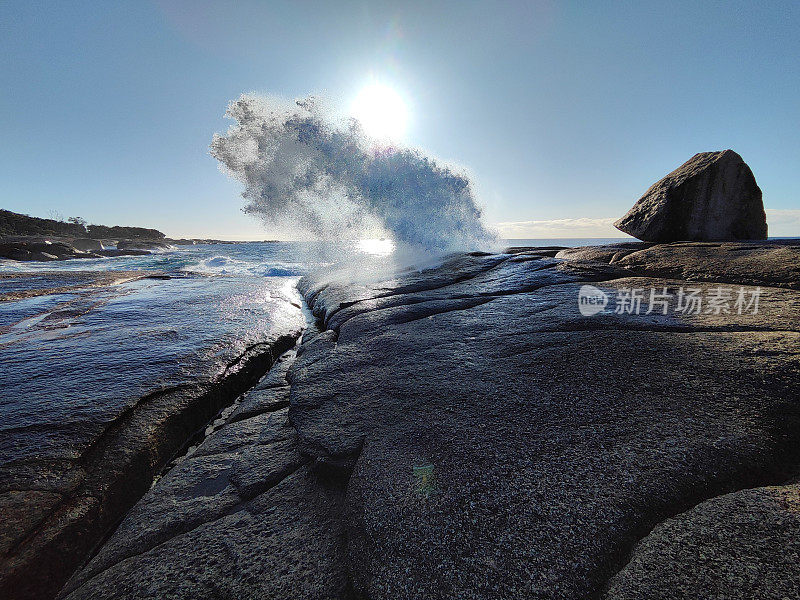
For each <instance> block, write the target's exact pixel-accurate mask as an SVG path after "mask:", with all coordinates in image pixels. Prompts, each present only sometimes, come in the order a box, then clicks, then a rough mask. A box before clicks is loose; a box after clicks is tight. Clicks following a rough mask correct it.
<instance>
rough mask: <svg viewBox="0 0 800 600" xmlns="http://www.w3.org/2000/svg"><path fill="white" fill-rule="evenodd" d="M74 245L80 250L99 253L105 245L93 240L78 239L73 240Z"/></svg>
mask: <svg viewBox="0 0 800 600" xmlns="http://www.w3.org/2000/svg"><path fill="white" fill-rule="evenodd" d="M72 245H73V246H74V247H75V248H77V249H78V250H83V251H88V252H99V251H100V250H102V249H103V243H102V242H100V241H99V240H93V239H92V238H76V239H74V240H72Z"/></svg>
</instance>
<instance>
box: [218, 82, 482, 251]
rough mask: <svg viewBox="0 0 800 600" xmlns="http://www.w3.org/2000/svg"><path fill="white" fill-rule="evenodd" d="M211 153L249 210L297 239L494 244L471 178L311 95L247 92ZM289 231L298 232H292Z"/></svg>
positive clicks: (433, 247) (442, 247) (457, 246)
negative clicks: (383, 140)
mask: <svg viewBox="0 0 800 600" xmlns="http://www.w3.org/2000/svg"><path fill="white" fill-rule="evenodd" d="M226 116H227V117H230V118H232V119H234V120H236V121H237V124H236V125H234V126H232V127H231V128H230V129H229V130H228V132H227V133H226V134H225V135H219V134H217V135H215V136H214V139H213V141H212V143H211V154H212V156H214V157H215V158H217V159H218V160H219V161H220V163H221V165H222V167H223V169H224V170H225V171H226V172H227V173H228V174H229V175H231V176H232V177H234V178H236V179H237V180H239V181H241V182H242V183H243V184H244V186H245V189H244V192H243V194H242V195H243V197H244V198H245V199H246V200H247V204H246V205H245V208H244V210H245V212H247V213H250V214H253V215H256V216H258V217H260V218H261V219H262V220H263V221H264V222H265V223H266V224H268V225H269V226H271V227H280V228H283V229H284V230H290V231H292V233H293V234H294V235H295V236H297V237H306V236H313V237H318V238H322V239H342V238H344V237H351V238H356V237H380V236H381V235H384V234H388V235H389V236H390V237H392V238H393V239H394V241H395V242H397V243H400V244H407V245H411V246H417V247H422V248H424V249H426V250H430V251H448V250H464V249H470V250H475V249H479V248H480V247H486V246H487V245H490V244H493V242H494V239H495V238H494V235H493V234H492V233H490V232H489V231H488V230H487V229H486V228H485V226H484V225H483V223H482V220H481V209H480V208H479V207H478V205H477V203H476V201H475V198H474V196H473V192H472V187H471V184H470V180H469V178H468V177H467V176H466V175H465V174H463V173H459V172H456V170H455V169H454V168H453V167H449V166H446V165H443V164H441V163H439V162H437V161H436V160H434V159H433V158H430V157H427V156H425V155H424V154H423V153H421V152H420V151H418V150H414V149H410V148H403V147H396V146H391V147H387V146H380V145H378V144H375V143H374V140H371V139H370V138H369V137H367V136H366V135H365V134H364V133H363V131H362V129H361V127H360V125H359V123H358V122H357V121H355V120H350V121H348V122H347V123H337V122H336V121H334V120H333V119H331V118H328V117H326V116H325V115H324V114H323V110H322V109H321V108H320V106H319V104H318V102H317V101H315V100H314V99H313V98H309V99H305V100H298V101H296V102H294V103H289V102H286V101H282V100H278V99H275V98H266V97H262V96H256V95H249V94H246V95H243V96H241V97H240V98H239V99H238V100H236V101H234V102H231V104H230V105H229V106H228V110H227V112H226ZM290 228H291V229H290Z"/></svg>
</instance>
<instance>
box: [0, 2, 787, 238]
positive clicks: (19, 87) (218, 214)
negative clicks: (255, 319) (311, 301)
mask: <svg viewBox="0 0 800 600" xmlns="http://www.w3.org/2000/svg"><path fill="white" fill-rule="evenodd" d="M798 56H800V3H798V2H781V1H771V2H747V3H745V2H713V1H704V2H697V1H696V0H692V1H689V2H681V1H673V2H648V1H642V0H639V1H633V2H611V1H609V2H550V1H541V2H511V1H509V2H503V3H498V2H468V1H465V0H461V1H457V2H431V1H430V0H428V1H425V2H302V1H295V2H252V1H239V2H235V3H234V2H207V1H204V0H191V1H183V0H180V1H175V0H170V1H157V2H148V1H144V0H140V1H137V2H106V1H102V2H66V1H65V2H36V1H32V0H25V1H15V0H4V1H3V2H0V81H2V86H0V133H1V134H2V143H1V144H0V207H2V208H6V209H9V210H14V211H17V212H23V213H26V214H30V215H34V216H42V217H47V216H50V215H54V214H60V215H63V216H64V217H70V216H80V217H83V218H85V219H87V220H88V221H89V222H91V223H98V224H109V225H110V224H121V225H137V226H146V227H155V228H158V229H160V230H162V231H164V232H165V233H167V235H169V236H172V237H218V238H224V239H265V238H270V237H271V236H270V231H267V230H265V229H264V227H263V225H262V224H261V223H259V222H258V221H256V220H254V219H253V218H252V217H250V216H248V215H245V214H243V213H242V212H241V207H242V205H243V201H242V199H241V197H240V192H241V186H240V184H238V183H237V182H235V181H233V180H231V179H229V178H227V177H226V176H225V175H224V174H223V173H221V172H220V171H219V169H218V167H217V164H216V161H215V159H213V158H212V157H211V156H210V155H209V152H208V145H209V143H210V141H211V138H212V136H213V134H214V133H215V132H224V131H225V130H226V129H227V128H228V126H229V125H230V124H231V123H230V122H229V121H227V120H226V119H225V118H224V117H223V115H224V112H225V108H226V106H227V104H228V102H229V101H230V100H232V99H235V98H237V97H238V96H239V95H240V94H242V93H245V92H259V93H265V94H273V95H278V96H282V97H286V98H295V97H304V96H307V95H309V94H317V95H321V96H324V97H326V98H329V99H330V100H331V101H332V102H334V103H339V104H341V105H342V106H347V105H348V104H349V103H351V102H352V101H353V99H354V98H355V97H356V96H357V95H358V93H359V91H361V90H362V89H363V88H364V86H366V85H367V84H368V83H369V82H372V81H380V82H382V83H384V84H385V85H388V86H390V87H391V88H392V89H393V90H395V91H396V92H397V94H399V95H400V96H401V97H402V98H403V99H404V102H405V103H406V105H407V107H408V113H409V114H408V127H407V130H406V132H405V134H404V142H405V143H407V144H408V145H411V146H414V147H418V148H421V149H423V150H424V151H425V152H427V153H430V154H431V155H433V156H436V157H438V158H441V159H443V160H446V161H448V162H451V163H455V164H458V165H460V166H461V167H463V168H465V169H466V170H467V171H468V172H469V173H470V175H471V177H472V178H473V181H474V186H475V190H476V193H477V196H478V198H479V200H480V202H481V204H482V205H483V207H484V211H485V213H484V214H485V218H486V221H487V222H488V223H491V224H499V229H500V231H501V233H502V234H503V235H504V236H505V237H517V238H543V237H556V238H558V237H622V234H620V233H619V232H616V230H614V229H613V227H612V226H611V222H612V221H613V220H615V219H616V218H618V217H620V216H622V215H623V214H624V213H625V212H626V211H627V210H628V209H629V208H630V207H631V206H632V205H633V203H634V202H635V201H636V200H637V199H638V198H639V197H640V196H641V195H642V194H643V193H644V192H645V191H646V190H647V188H648V187H649V186H650V185H651V184H652V183H654V182H655V181H657V180H658V179H660V178H661V177H663V176H664V175H665V174H666V173H668V172H669V171H671V170H673V169H674V168H676V167H678V166H679V165H680V164H682V163H683V162H685V161H686V160H688V159H689V158H690V157H691V156H692V155H693V154H695V153H697V152H703V151H710V150H721V149H725V148H732V149H734V150H736V151H737V152H738V153H739V154H741V155H742V157H743V158H744V160H745V161H746V162H747V163H748V164H749V165H750V167H751V168H752V170H753V172H754V174H755V176H756V179H757V181H758V183H759V185H760V187H761V189H762V190H763V192H764V205H765V208H766V209H767V214H768V222H769V225H770V235H773V236H800V172H799V169H798V167H800V135H798V131H799V130H800V98H798V93H799V92H798V90H800V60H798Z"/></svg>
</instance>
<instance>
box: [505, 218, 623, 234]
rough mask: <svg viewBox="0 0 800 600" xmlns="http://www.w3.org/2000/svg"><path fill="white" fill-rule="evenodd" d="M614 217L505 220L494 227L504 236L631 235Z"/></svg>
mask: <svg viewBox="0 0 800 600" xmlns="http://www.w3.org/2000/svg"><path fill="white" fill-rule="evenodd" d="M615 220H616V219H615V218H614V217H606V218H601V219H591V218H588V217H582V218H579V219H548V220H534V221H504V222H501V223H495V224H494V227H495V229H496V230H497V231H499V232H500V236H501V237H504V238H512V239H514V238H518V239H525V238H529V239H537V238H593V237H596V238H621V237H630V236H628V235H627V234H625V233H622V232H621V231H620V230H618V229H616V228H615V227H614V221H615Z"/></svg>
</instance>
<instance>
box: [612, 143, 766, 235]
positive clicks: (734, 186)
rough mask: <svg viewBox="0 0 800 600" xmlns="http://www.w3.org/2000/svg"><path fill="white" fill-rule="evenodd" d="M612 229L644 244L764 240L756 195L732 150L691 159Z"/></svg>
mask: <svg viewBox="0 0 800 600" xmlns="http://www.w3.org/2000/svg"><path fill="white" fill-rule="evenodd" d="M614 226H615V227H616V228H617V229H619V230H620V231H623V232H625V233H627V234H630V235H632V236H634V237H637V238H639V239H640V240H644V241H646V242H677V241H715V240H716V241H718V240H764V239H766V238H767V217H766V214H765V213H764V204H763V202H762V200H761V189H760V188H759V187H758V185H757V184H756V179H755V177H754V176H753V172H752V171H751V170H750V167H748V166H747V164H746V163H745V162H744V161H743V160H742V157H741V156H739V155H738V154H737V153H736V152H734V151H733V150H723V151H721V152H701V153H699V154H695V155H694V156H693V157H692V158H691V159H689V160H688V161H687V162H685V163H684V164H683V165H681V166H680V167H678V168H677V169H675V170H674V171H673V172H672V173H670V174H669V175H667V176H666V177H664V178H663V179H662V180H660V181H658V182H657V183H654V184H653V185H652V186H651V187H650V189H649V190H647V192H646V193H645V195H644V196H642V197H641V198H639V201H638V202H637V203H636V204H634V205H633V208H631V209H630V210H629V211H628V213H627V214H626V215H625V216H624V217H622V218H621V219H620V220H618V221H617V222H616V223H614Z"/></svg>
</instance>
